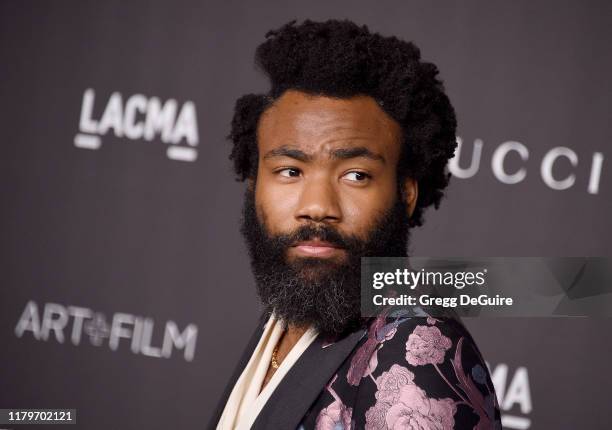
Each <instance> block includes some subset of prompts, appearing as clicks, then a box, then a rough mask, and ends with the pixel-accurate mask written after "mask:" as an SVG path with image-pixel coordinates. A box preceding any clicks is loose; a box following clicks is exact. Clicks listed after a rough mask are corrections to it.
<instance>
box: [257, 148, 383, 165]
mask: <svg viewBox="0 0 612 430" xmlns="http://www.w3.org/2000/svg"><path fill="white" fill-rule="evenodd" d="M273 157H290V158H295V159H296V160H299V161H303V162H307V161H311V160H312V159H313V158H314V157H313V156H312V155H311V154H307V153H305V152H304V151H302V150H300V149H295V148H291V147H289V146H286V145H283V146H280V147H278V148H275V149H272V150H270V151H268V152H266V154H265V155H264V157H263V158H264V159H268V158H273ZM330 157H331V158H332V159H335V160H346V159H349V158H356V157H364V158H369V159H371V160H375V161H380V162H381V163H383V164H385V157H383V156H382V155H380V154H377V153H375V152H372V151H370V150H369V149H368V148H366V147H365V146H357V147H353V148H338V149H334V150H332V151H331V152H330Z"/></svg>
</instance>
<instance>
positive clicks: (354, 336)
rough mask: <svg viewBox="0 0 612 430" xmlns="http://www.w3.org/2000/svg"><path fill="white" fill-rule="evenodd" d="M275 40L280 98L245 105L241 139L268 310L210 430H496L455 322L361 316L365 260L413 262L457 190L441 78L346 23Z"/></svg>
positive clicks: (387, 40) (395, 46) (255, 256)
mask: <svg viewBox="0 0 612 430" xmlns="http://www.w3.org/2000/svg"><path fill="white" fill-rule="evenodd" d="M266 37H267V40H266V41H265V42H264V43H263V44H261V45H260V46H259V47H258V49H257V53H256V61H257V64H258V65H259V66H260V68H261V69H262V70H263V71H264V72H265V73H266V74H267V76H268V77H269V79H270V81H271V89H270V91H269V93H268V94H265V95H255V94H251V95H246V96H243V97H242V98H240V99H239V100H238V102H237V104H236V108H235V115H234V119H233V122H232V131H231V135H230V138H231V140H232V142H233V150H232V153H231V156H230V158H231V159H232V160H233V162H234V168H235V171H236V173H237V175H238V178H239V179H240V180H246V181H247V189H246V195H245V205H244V213H243V220H242V233H243V234H244V236H245V239H246V242H247V245H248V249H249V253H250V256H251V261H252V268H253V272H254V275H255V279H256V284H257V290H258V294H259V296H260V298H261V300H262V302H263V304H264V306H265V309H266V312H265V313H264V315H263V316H262V318H261V320H260V323H259V325H258V327H257V329H256V330H255V333H254V335H253V337H252V339H251V341H250V342H249V345H248V346H247V348H246V350H245V352H244V354H243V357H242V359H241V360H240V363H239V364H238V367H237V369H236V371H235V373H234V375H233V377H232V379H231V380H230V382H229V384H228V386H227V388H226V390H225V393H224V394H223V396H222V397H221V400H220V403H219V406H218V408H217V410H216V411H215V412H214V413H213V417H212V421H211V423H210V428H217V429H234V428H237V429H248V428H253V429H295V428H300V429H313V428H316V429H362V428H365V429H387V428H393V429H400V428H406V429H412V428H414V429H451V428H456V429H473V428H477V429H489V428H501V426H500V415H499V409H498V407H497V401H496V398H495V392H494V389H493V385H492V383H491V379H490V376H489V373H488V371H487V367H486V365H485V363H484V361H483V359H482V357H481V355H480V353H479V351H478V349H477V348H476V345H475V344H474V342H473V340H472V338H471V337H470V335H469V334H468V333H467V331H466V329H465V328H464V327H463V326H462V325H461V324H460V323H459V322H458V321H456V320H454V319H452V318H437V319H436V318H432V317H429V316H427V315H424V314H423V315H422V316H421V317H401V316H397V315H395V316H391V314H387V313H386V312H383V313H381V314H380V315H379V316H378V317H376V318H369V319H368V318H362V317H361V315H360V279H359V276H360V259H361V257H367V256H406V255H407V249H408V238H409V228H410V227H414V226H419V225H421V224H422V223H423V212H424V210H425V209H426V208H427V207H429V206H431V205H434V206H435V207H436V208H437V207H438V205H439V203H440V200H441V198H442V195H443V190H444V188H445V187H446V186H447V185H448V180H449V176H448V173H447V172H446V171H445V166H446V164H447V161H448V159H449V158H450V157H452V156H453V153H454V149H455V146H456V142H455V140H456V138H455V129H456V120H455V114H454V111H453V108H452V106H451V104H450V102H449V100H448V98H447V96H446V95H445V94H444V89H443V86H442V83H441V81H440V80H438V79H437V77H436V76H437V74H438V70H437V68H436V66H434V65H433V64H431V63H426V62H422V61H420V53H419V50H418V48H416V47H415V46H414V45H413V44H412V43H407V42H403V41H400V40H398V39H396V38H394V37H382V36H380V35H379V34H373V33H371V32H369V30H368V29H367V27H365V26H364V27H358V26H357V25H355V24H353V23H351V22H348V21H327V22H323V23H316V22H312V21H305V22H304V23H302V24H299V25H297V24H296V23H295V22H291V23H289V24H287V25H285V26H283V27H282V28H280V29H279V30H277V31H272V32H270V33H268V34H267V36H266Z"/></svg>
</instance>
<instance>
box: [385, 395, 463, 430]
mask: <svg viewBox="0 0 612 430" xmlns="http://www.w3.org/2000/svg"><path fill="white" fill-rule="evenodd" d="M456 411H457V406H456V405H455V402H454V401H453V400H452V399H449V398H446V399H441V400H437V399H430V398H428V397H427V395H426V394H425V391H423V390H422V389H421V388H419V387H417V386H416V385H414V384H409V385H406V386H404V387H402V388H401V390H400V393H399V401H398V402H397V403H395V404H394V405H393V406H391V407H390V408H389V410H388V411H387V414H386V416H385V423H386V425H387V428H389V429H408V430H411V429H414V430H417V429H418V430H430V429H431V430H446V429H452V428H453V426H454V425H455V419H454V418H453V416H454V415H455V412H456Z"/></svg>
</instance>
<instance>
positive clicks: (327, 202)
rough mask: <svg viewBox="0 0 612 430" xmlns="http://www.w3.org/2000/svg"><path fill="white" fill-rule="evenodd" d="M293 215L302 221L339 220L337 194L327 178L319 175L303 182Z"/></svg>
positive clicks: (339, 211) (339, 212)
mask: <svg viewBox="0 0 612 430" xmlns="http://www.w3.org/2000/svg"><path fill="white" fill-rule="evenodd" d="M295 217H296V219H297V220H298V221H302V222H303V221H310V222H311V221H314V222H338V221H340V218H341V209H340V205H339V202H338V194H337V191H336V189H335V187H334V186H333V184H332V183H331V181H330V180H329V179H328V178H325V177H324V175H321V176H320V177H312V178H310V179H309V180H306V181H304V182H303V186H302V190H301V193H300V199H299V201H298V206H297V210H296V212H295Z"/></svg>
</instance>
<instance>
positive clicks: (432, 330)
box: [406, 325, 452, 366]
mask: <svg viewBox="0 0 612 430" xmlns="http://www.w3.org/2000/svg"><path fill="white" fill-rule="evenodd" d="M451 346H452V342H451V340H450V339H449V338H448V337H446V336H444V335H443V334H442V332H441V331H440V329H439V328H438V327H436V326H424V325H420V326H417V327H416V328H415V329H414V331H413V332H412V333H411V334H410V336H408V341H407V342H406V360H407V361H408V363H410V364H412V365H413V366H424V365H426V364H441V363H442V362H444V355H445V354H446V351H448V350H449V349H450V347H451Z"/></svg>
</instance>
